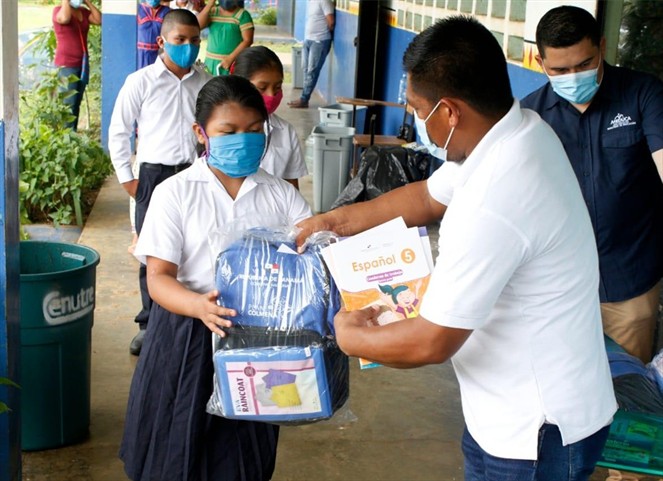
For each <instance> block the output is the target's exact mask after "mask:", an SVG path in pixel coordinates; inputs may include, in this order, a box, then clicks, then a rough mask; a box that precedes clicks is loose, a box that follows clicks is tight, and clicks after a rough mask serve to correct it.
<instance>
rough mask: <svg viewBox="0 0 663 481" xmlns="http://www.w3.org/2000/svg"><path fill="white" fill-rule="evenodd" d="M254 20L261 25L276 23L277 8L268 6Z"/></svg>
mask: <svg viewBox="0 0 663 481" xmlns="http://www.w3.org/2000/svg"><path fill="white" fill-rule="evenodd" d="M254 22H255V23H257V24H259V25H276V8H274V7H268V8H265V9H263V10H261V11H260V12H259V14H258V16H257V18H256V19H255V20H254Z"/></svg>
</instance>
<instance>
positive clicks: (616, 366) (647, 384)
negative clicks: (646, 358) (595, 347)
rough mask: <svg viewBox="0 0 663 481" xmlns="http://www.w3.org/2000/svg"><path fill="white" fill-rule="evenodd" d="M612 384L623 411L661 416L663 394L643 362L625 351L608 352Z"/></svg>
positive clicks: (662, 411)
mask: <svg viewBox="0 0 663 481" xmlns="http://www.w3.org/2000/svg"><path fill="white" fill-rule="evenodd" d="M608 361H609V363H610V372H611V374H612V384H613V386H614V388H615V398H616V399H617V404H618V405H619V407H620V408H621V409H623V410H625V411H637V412H641V413H648V414H656V415H659V416H663V395H662V394H661V392H660V391H659V389H658V386H657V385H656V382H655V381H654V380H653V379H652V378H651V375H650V373H649V372H648V371H647V368H646V367H645V365H644V364H643V362H642V361H641V360H640V359H638V358H637V357H635V356H631V355H630V354H628V353H626V352H610V351H609V352H608Z"/></svg>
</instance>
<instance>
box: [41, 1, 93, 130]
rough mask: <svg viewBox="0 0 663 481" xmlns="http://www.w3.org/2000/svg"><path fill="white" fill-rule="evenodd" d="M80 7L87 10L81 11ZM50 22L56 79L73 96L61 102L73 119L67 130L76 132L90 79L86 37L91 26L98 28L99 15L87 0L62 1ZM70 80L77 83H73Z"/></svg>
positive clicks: (54, 10) (54, 9)
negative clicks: (57, 77) (66, 84)
mask: <svg viewBox="0 0 663 481" xmlns="http://www.w3.org/2000/svg"><path fill="white" fill-rule="evenodd" d="M83 5H85V6H86V7H87V8H83ZM52 19H53V30H54V31H55V41H56V46H55V65H56V66H57V67H59V69H58V75H59V76H60V77H61V78H63V79H66V80H67V81H68V87H67V90H69V91H75V92H76V94H75V95H71V96H69V97H67V98H66V99H65V100H64V102H65V103H66V104H67V105H70V106H71V113H72V115H73V116H74V120H72V121H71V123H69V124H67V127H69V128H71V129H73V130H74V131H75V130H77V129H78V114H79V112H80V108H81V102H82V101H83V93H85V87H86V86H87V78H88V77H89V68H90V66H89V63H87V61H86V60H85V59H87V58H88V47H87V34H88V31H89V30H90V25H101V12H100V11H99V9H98V8H97V7H95V6H94V4H93V3H92V2H91V1H90V0H62V3H61V4H60V5H58V6H56V7H55V8H53V16H52ZM85 63H87V65H85ZM84 69H87V73H86V72H84V71H83V70H84ZM71 76H74V77H76V78H77V80H73V81H72V79H71V78H70V77H71Z"/></svg>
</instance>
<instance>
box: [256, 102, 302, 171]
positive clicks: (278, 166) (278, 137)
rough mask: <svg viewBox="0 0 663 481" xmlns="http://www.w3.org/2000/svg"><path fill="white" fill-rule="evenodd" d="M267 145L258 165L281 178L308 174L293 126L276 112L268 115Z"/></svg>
mask: <svg viewBox="0 0 663 481" xmlns="http://www.w3.org/2000/svg"><path fill="white" fill-rule="evenodd" d="M268 133H269V134H270V137H269V146H268V147H267V152H265V156H264V157H263V158H262V160H261V161H260V167H262V168H263V169H264V170H265V171H267V172H269V173H270V174H272V175H274V176H276V177H279V178H281V179H289V180H291V179H299V178H300V177H304V176H305V175H308V169H307V168H306V163H305V162H304V156H303V155H302V148H301V145H300V143H299V137H297V132H296V131H295V128H294V127H293V126H292V124H290V123H289V122H286V121H285V120H283V119H282V118H281V117H279V116H278V115H276V114H271V115H270V116H269V132H268Z"/></svg>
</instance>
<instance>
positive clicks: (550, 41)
mask: <svg viewBox="0 0 663 481" xmlns="http://www.w3.org/2000/svg"><path fill="white" fill-rule="evenodd" d="M586 38H589V39H590V41H591V42H592V45H594V46H596V47H598V46H599V45H600V43H601V28H600V27H599V23H598V22H597V21H596V19H595V18H594V17H593V16H592V14H591V13H589V12H588V11H587V10H585V9H584V8H580V7H572V6H569V5H566V6H563V7H557V8H553V9H552V10H549V11H548V12H547V13H546V14H545V15H544V16H543V17H541V20H540V21H539V24H538V25H537V26H536V46H537V47H538V49H539V55H541V58H545V48H546V47H551V48H566V47H570V46H572V45H575V44H577V43H578V42H580V41H582V40H584V39H586Z"/></svg>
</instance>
